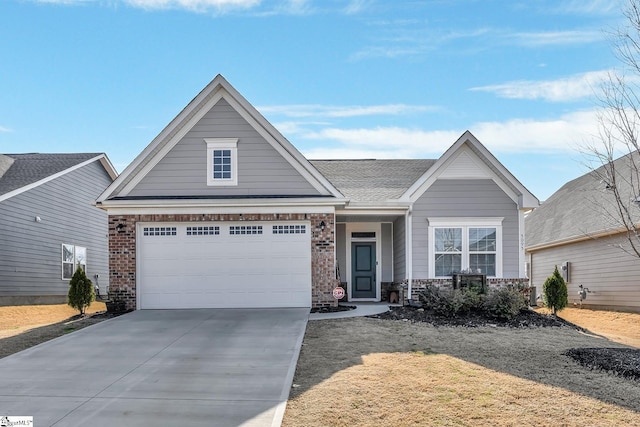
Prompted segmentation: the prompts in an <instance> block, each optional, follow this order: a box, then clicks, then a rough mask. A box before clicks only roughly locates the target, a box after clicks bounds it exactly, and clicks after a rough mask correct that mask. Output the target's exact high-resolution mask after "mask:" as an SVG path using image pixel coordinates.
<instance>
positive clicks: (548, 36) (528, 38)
mask: <svg viewBox="0 0 640 427" xmlns="http://www.w3.org/2000/svg"><path fill="white" fill-rule="evenodd" d="M604 38H605V36H604V34H603V33H602V31H579V30H573V31H543V32H532V33H513V34H509V35H508V36H507V38H506V39H507V40H512V41H513V42H514V43H515V44H518V45H522V46H526V47H541V46H558V45H576V44H586V43H592V42H598V41H602V40H604Z"/></svg>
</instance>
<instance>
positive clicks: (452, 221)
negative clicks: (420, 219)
mask: <svg viewBox="0 0 640 427" xmlns="http://www.w3.org/2000/svg"><path fill="white" fill-rule="evenodd" d="M427 221H428V222H429V227H442V226H474V225H483V226H485V225H487V226H491V225H493V226H500V225H502V222H503V221H504V217H466V218H463V217H434V218H427Z"/></svg>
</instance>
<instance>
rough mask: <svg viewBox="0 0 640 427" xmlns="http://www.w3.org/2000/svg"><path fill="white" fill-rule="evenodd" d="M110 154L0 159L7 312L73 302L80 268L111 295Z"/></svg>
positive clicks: (0, 250)
mask: <svg viewBox="0 0 640 427" xmlns="http://www.w3.org/2000/svg"><path fill="white" fill-rule="evenodd" d="M116 175H117V174H116V172H115V170H114V169H113V166H112V165H111V163H110V162H109V160H108V159H107V157H106V155H104V154H99V153H77V154H40V153H30V154H5V155H2V154H0V239H1V243H2V244H0V305H23V304H55V303H64V302H66V298H67V292H68V291H69V280H70V279H71V276H72V275H73V273H74V270H75V268H76V267H77V266H78V265H82V266H83V267H84V268H85V269H86V270H85V271H86V272H87V276H88V277H89V278H90V279H91V280H92V281H93V283H94V284H98V285H99V287H100V289H101V292H106V290H107V286H108V283H109V277H108V273H109V265H108V254H107V250H108V246H107V232H108V229H107V215H106V213H105V212H104V211H102V210H100V209H98V208H96V207H95V199H96V197H98V196H99V195H100V194H101V193H102V191H104V189H105V188H106V187H107V186H109V184H111V183H112V182H113V180H114V179H115V177H116Z"/></svg>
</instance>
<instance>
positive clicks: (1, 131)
mask: <svg viewBox="0 0 640 427" xmlns="http://www.w3.org/2000/svg"><path fill="white" fill-rule="evenodd" d="M9 132H13V129H9V128H7V127H4V126H0V133H9Z"/></svg>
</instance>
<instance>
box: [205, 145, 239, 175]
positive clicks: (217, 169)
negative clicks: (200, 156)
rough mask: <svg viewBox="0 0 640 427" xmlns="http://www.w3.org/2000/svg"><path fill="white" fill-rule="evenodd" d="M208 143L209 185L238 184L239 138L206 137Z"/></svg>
mask: <svg viewBox="0 0 640 427" xmlns="http://www.w3.org/2000/svg"><path fill="white" fill-rule="evenodd" d="M204 142H205V143H206V144H207V185H218V186H225V185H226V186H232V185H238V140H237V139H236V138H205V140H204Z"/></svg>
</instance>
